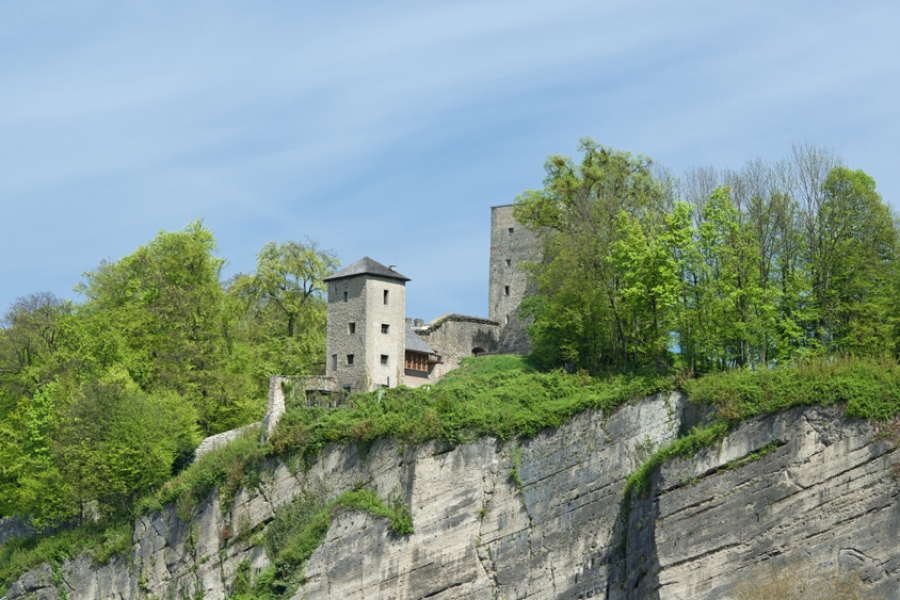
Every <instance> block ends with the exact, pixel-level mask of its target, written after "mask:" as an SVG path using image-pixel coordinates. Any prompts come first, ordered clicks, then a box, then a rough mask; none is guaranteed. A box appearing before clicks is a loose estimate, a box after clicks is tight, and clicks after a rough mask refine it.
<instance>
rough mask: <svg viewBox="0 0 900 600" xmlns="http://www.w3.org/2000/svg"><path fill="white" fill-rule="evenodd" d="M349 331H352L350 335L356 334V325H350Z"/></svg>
mask: <svg viewBox="0 0 900 600" xmlns="http://www.w3.org/2000/svg"><path fill="white" fill-rule="evenodd" d="M348 329H349V330H350V333H356V323H350V325H349V326H348Z"/></svg>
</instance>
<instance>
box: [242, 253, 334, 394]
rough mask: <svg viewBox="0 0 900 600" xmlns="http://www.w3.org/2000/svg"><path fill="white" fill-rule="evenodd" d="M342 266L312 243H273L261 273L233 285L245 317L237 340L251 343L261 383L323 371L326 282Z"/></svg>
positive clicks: (262, 259)
mask: <svg viewBox="0 0 900 600" xmlns="http://www.w3.org/2000/svg"><path fill="white" fill-rule="evenodd" d="M339 264H340V261H338V259H337V258H336V257H335V256H334V254H333V253H331V252H329V251H326V250H320V249H319V248H318V246H317V244H316V243H315V242H313V241H310V240H307V241H306V243H302V244H301V243H297V242H285V243H283V244H279V243H276V242H270V243H268V244H266V245H265V246H264V247H263V249H262V250H261V251H260V253H259V255H258V256H257V266H256V273H254V274H252V275H238V276H237V277H235V279H234V280H232V281H231V282H230V284H229V286H228V294H229V297H230V298H232V299H233V300H234V302H235V303H236V306H237V307H239V313H240V319H239V322H238V327H237V329H236V336H237V337H238V338H239V339H240V340H241V341H242V342H244V343H245V347H246V351H247V352H248V354H249V360H250V362H251V363H252V365H253V369H254V376H255V377H256V378H257V380H259V381H262V382H265V381H268V377H269V376H270V375H272V374H273V373H278V374H280V375H285V376H298V375H309V374H311V373H317V372H319V371H320V370H322V369H323V367H324V363H323V359H324V356H325V320H326V313H327V307H326V302H325V297H324V292H325V283H324V279H325V277H327V276H329V275H331V274H332V273H333V272H334V270H335V268H337V266H338V265H339ZM260 391H261V392H263V393H264V392H265V390H264V389H261V390H260Z"/></svg>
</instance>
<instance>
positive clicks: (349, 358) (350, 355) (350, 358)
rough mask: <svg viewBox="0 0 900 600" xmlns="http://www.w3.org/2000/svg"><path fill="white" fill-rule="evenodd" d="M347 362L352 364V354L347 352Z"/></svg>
mask: <svg viewBox="0 0 900 600" xmlns="http://www.w3.org/2000/svg"><path fill="white" fill-rule="evenodd" d="M347 364H348V365H352V364H353V355H352V354H348V355H347Z"/></svg>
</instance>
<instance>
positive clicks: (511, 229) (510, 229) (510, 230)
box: [509, 227, 514, 235]
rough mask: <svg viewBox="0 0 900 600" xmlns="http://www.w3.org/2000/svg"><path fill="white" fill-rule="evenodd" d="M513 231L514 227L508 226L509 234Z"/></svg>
mask: <svg viewBox="0 0 900 600" xmlns="http://www.w3.org/2000/svg"><path fill="white" fill-rule="evenodd" d="M513 231H514V228H513V227H510V228H509V235H512V234H513Z"/></svg>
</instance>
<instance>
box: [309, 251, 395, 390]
mask: <svg viewBox="0 0 900 600" xmlns="http://www.w3.org/2000/svg"><path fill="white" fill-rule="evenodd" d="M407 281H409V278H408V277H404V276H403V275H401V274H400V273H398V272H397V271H396V269H394V268H393V267H386V266H384V265H382V264H381V263H378V262H376V261H374V260H372V259H371V258H369V257H368V256H367V257H365V258H361V259H360V260H358V261H356V262H355V263H353V264H351V265H350V266H348V267H346V268H344V269H341V270H340V271H338V272H337V273H335V274H334V275H332V276H330V277H326V278H325V283H326V284H327V285H328V326H327V330H326V331H327V333H326V342H325V346H326V364H325V375H326V377H329V378H333V379H336V380H337V381H338V383H339V385H340V387H341V388H342V389H344V390H347V391H353V392H356V391H360V390H371V389H374V388H377V387H394V386H396V385H398V384H399V383H401V381H402V379H403V368H404V359H405V348H406V338H405V335H406V282H407Z"/></svg>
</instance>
